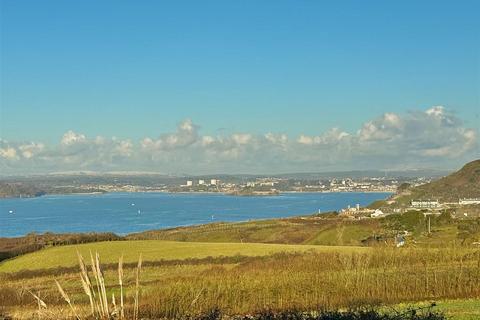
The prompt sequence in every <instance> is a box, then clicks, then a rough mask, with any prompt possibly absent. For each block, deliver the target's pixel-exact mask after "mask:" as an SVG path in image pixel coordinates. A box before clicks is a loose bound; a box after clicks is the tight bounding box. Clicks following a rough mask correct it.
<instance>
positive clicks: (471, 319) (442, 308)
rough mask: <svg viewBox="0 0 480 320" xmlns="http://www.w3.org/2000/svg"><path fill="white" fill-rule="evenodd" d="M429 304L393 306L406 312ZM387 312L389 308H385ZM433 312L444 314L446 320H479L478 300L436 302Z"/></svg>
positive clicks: (479, 307)
mask: <svg viewBox="0 0 480 320" xmlns="http://www.w3.org/2000/svg"><path fill="white" fill-rule="evenodd" d="M430 304H431V303H430V302H421V303H412V304H410V303H401V304H398V305H395V306H393V308H394V309H395V310H406V309H408V308H418V307H427V306H429V305H430ZM385 309H386V310H387V311H388V310H390V309H391V308H385ZM433 310H434V311H438V312H442V313H444V314H445V315H446V316H447V317H448V319H452V320H478V319H480V300H478V299H463V300H445V301H438V302H437V303H436V306H435V307H434V308H433Z"/></svg>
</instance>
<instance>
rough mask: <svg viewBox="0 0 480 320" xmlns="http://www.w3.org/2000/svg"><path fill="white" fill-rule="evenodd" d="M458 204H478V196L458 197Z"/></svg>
mask: <svg viewBox="0 0 480 320" xmlns="http://www.w3.org/2000/svg"><path fill="white" fill-rule="evenodd" d="M458 204H463V205H466V204H480V198H469V199H467V198H465V199H460V200H458Z"/></svg>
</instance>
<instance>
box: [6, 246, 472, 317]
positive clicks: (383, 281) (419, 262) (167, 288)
mask: <svg viewBox="0 0 480 320" xmlns="http://www.w3.org/2000/svg"><path fill="white" fill-rule="evenodd" d="M119 256H120V254H119ZM93 260H95V259H93ZM80 264H81V265H82V263H80ZM92 264H93V265H95V266H96V268H97V273H98V270H100V269H99V264H98V263H97V262H96V261H94V262H92ZM120 265H121V268H120V269H119V268H117V267H113V266H110V268H107V269H105V270H104V271H100V273H101V275H102V279H103V280H102V279H100V278H98V279H97V278H92V280H91V284H92V288H96V287H95V286H96V283H100V284H101V283H103V284H104V287H102V285H100V292H104V296H105V297H108V298H107V300H108V302H107V306H108V308H109V309H108V310H110V311H111V310H114V308H115V307H114V305H113V303H112V302H111V301H112V300H111V298H110V297H112V296H115V297H117V298H120V297H125V307H124V311H125V313H126V314H127V318H132V317H135V314H136V313H135V310H136V306H138V312H139V315H138V316H139V317H140V318H158V317H168V318H175V317H177V318H178V317H184V316H186V315H198V314H204V313H206V312H209V311H211V310H214V309H216V308H219V309H220V310H222V312H223V313H225V314H230V315H233V314H247V313H252V312H256V311H259V310H266V309H269V310H274V311H282V310H292V309H301V310H319V309H329V310H335V309H338V308H349V307H354V306H360V305H362V306H365V305H384V304H395V303H399V302H404V301H424V300H430V299H433V300H436V299H448V298H457V299H458V298H478V297H480V252H479V251H478V250H473V249H465V248H458V247H457V248H455V247H452V248H446V249H443V250H439V249H414V248H404V249H403V248H401V249H391V248H377V249H374V250H369V251H361V252H307V253H277V254H273V255H268V256H263V257H258V256H257V257H231V258H228V259H225V258H203V259H190V260H185V261H182V260H176V261H175V263H167V261H163V263H160V264H155V261H145V263H144V265H143V267H142V273H141V277H139V276H138V270H139V266H138V264H132V263H131V264H125V265H123V264H120ZM83 268H86V266H85V265H84V267H82V272H81V274H82V276H79V273H78V270H79V269H78V268H76V270H71V269H66V270H64V271H63V272H59V273H57V274H52V273H49V272H48V271H47V270H44V272H45V273H44V274H41V273H38V271H37V274H35V276H33V277H28V276H27V275H26V274H25V272H23V274H16V273H9V274H4V275H2V278H3V279H0V281H2V282H3V283H4V285H3V286H2V288H1V289H0V301H2V303H3V304H4V305H5V306H6V308H7V310H8V312H9V313H10V314H12V315H14V316H18V317H23V318H32V317H37V318H42V317H43V318H55V317H57V318H58V317H60V315H63V316H65V317H67V316H68V315H70V316H74V312H73V310H74V311H75V313H77V314H78V315H79V317H80V318H87V317H88V316H89V315H90V314H92V308H93V310H95V308H98V307H97V306H95V305H94V304H93V305H92V302H91V300H90V296H88V295H86V294H85V293H86V290H85V286H82V280H80V279H83V282H87V280H86V278H85V272H84V271H83ZM119 270H121V272H119ZM91 274H95V272H93V273H91ZM119 274H121V275H120V279H122V281H121V283H122V285H120V281H119ZM55 281H58V282H59V283H60V284H61V287H62V290H64V292H65V293H66V294H67V295H68V298H69V300H70V301H71V305H72V306H73V308H71V307H69V306H68V304H66V303H65V301H64V300H65V297H63V298H62V295H61V294H60V293H59V291H58V288H57V286H56V285H55ZM103 288H104V289H103ZM96 290H97V289H96ZM97 292H98V290H97ZM32 293H33V294H34V295H36V296H37V297H38V299H41V301H42V302H43V303H44V304H45V305H46V306H47V308H46V309H45V308H43V307H42V306H40V305H39V302H38V299H36V298H35V297H33V296H32ZM91 296H93V294H91ZM97 296H102V297H103V293H102V294H98V295H97ZM102 301H103V302H102V303H103V304H104V306H103V307H104V308H105V299H103V300H102ZM117 301H118V299H117ZM137 302H138V303H137ZM116 308H117V309H116V310H120V309H118V306H117V307H116ZM121 309H123V308H121ZM117 317H118V312H117Z"/></svg>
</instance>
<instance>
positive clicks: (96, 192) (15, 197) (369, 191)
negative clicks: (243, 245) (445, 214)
mask: <svg viewBox="0 0 480 320" xmlns="http://www.w3.org/2000/svg"><path fill="white" fill-rule="evenodd" d="M115 193H124V194H128V193H131V194H140V193H161V194H198V195H202V194H205V195H213V194H218V195H224V196H231V197H257V196H258V197H268V196H280V195H282V194H308V193H310V194H311V193H389V194H394V192H391V191H371V190H368V191H356V190H355V191H354V190H349V191H315V190H312V191H279V192H278V193H271V194H267V193H265V194H261V193H259V194H244V195H243V194H235V193H228V192H215V191H178V192H176V191H160V190H156V191H148V190H145V191H111V192H109V191H106V192H101V191H95V192H72V193H47V194H42V195H40V196H22V197H18V196H7V197H5V196H4V197H0V201H2V200H7V199H32V198H41V197H45V196H75V195H103V194H115Z"/></svg>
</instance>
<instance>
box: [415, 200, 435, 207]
mask: <svg viewBox="0 0 480 320" xmlns="http://www.w3.org/2000/svg"><path fill="white" fill-rule="evenodd" d="M410 205H411V206H412V207H413V208H420V209H430V208H438V207H439V206H440V203H439V202H438V200H412V201H411V202H410Z"/></svg>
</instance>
